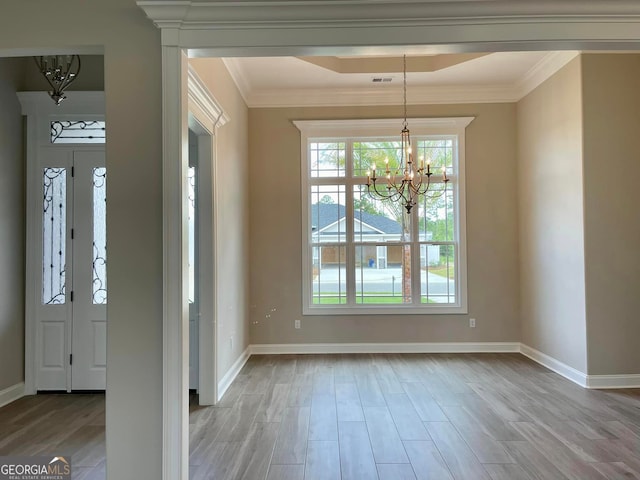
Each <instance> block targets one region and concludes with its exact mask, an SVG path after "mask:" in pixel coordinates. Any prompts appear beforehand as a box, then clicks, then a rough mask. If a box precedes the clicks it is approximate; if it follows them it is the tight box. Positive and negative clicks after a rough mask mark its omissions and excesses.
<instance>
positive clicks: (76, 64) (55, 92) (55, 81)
mask: <svg viewBox="0 0 640 480" xmlns="http://www.w3.org/2000/svg"><path fill="white" fill-rule="evenodd" d="M33 59H34V60H35V62H36V65H37V66H38V69H39V70H40V73H42V75H43V76H44V78H45V79H46V80H47V82H48V83H49V85H50V86H51V88H52V91H50V92H49V96H50V97H51V98H52V99H53V101H54V102H56V105H60V102H62V100H64V99H65V98H67V97H66V96H65V94H64V91H65V89H66V88H67V87H68V86H69V85H71V83H72V82H73V81H74V80H75V79H76V78H77V77H78V73H80V56H78V55H48V56H40V57H33Z"/></svg>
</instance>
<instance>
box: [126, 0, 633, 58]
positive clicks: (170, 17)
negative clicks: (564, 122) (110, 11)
mask: <svg viewBox="0 0 640 480" xmlns="http://www.w3.org/2000/svg"><path fill="white" fill-rule="evenodd" d="M137 4H138V6H139V7H140V8H141V9H142V10H144V12H145V13H146V15H147V16H148V17H149V18H150V19H151V20H152V21H153V22H154V23H155V25H157V26H158V27H159V28H160V29H162V35H161V41H162V44H163V45H165V46H178V47H180V48H185V49H188V50H189V54H190V55H192V56H240V55H247V54H251V55H255V54H257V52H259V53H258V54H259V55H262V56H268V55H295V56H305V55H336V54H347V55H353V54H368V53H377V54H380V53H381V52H383V51H384V52H386V53H389V52H390V51H392V50H393V51H398V50H399V49H402V51H404V52H406V53H411V52H415V53H421V54H425V53H465V52H491V51H513V50H567V49H574V50H575V49H581V50H587V49H593V50H615V49H620V50H631V49H636V50H637V49H638V48H640V35H639V34H638V28H639V27H640V2H638V1H637V0H610V1H605V0H590V1H589V2H580V1H577V0H518V1H517V2H516V1H513V0H448V1H443V0H440V1H437V0H436V1H434V0H404V1H395V0H324V1H320V0H253V1H252V0H247V1H244V0H243V1H239V0H215V1H214V0H211V1H202V0H198V1H195V0H194V1H191V0H184V1H161V0H142V1H138V2H137ZM411 46H413V47H411ZM412 48H413V49H412ZM394 49H395V50H394Z"/></svg>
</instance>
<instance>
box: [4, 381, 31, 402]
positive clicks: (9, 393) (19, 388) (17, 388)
mask: <svg viewBox="0 0 640 480" xmlns="http://www.w3.org/2000/svg"><path fill="white" fill-rule="evenodd" d="M24 395H25V393H24V382H20V383H16V384H15V385H11V386H10V387H7V388H5V389H4V390H0V407H4V406H5V405H8V404H10V403H11V402H15V401H16V400H18V399H19V398H22V397H24Z"/></svg>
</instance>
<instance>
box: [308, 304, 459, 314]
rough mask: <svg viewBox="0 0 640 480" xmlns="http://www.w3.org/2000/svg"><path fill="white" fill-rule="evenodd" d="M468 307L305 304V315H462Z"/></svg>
mask: <svg viewBox="0 0 640 480" xmlns="http://www.w3.org/2000/svg"><path fill="white" fill-rule="evenodd" d="M467 313H469V312H468V309H467V307H466V306H461V305H443V306H434V305H429V306H425V307H416V306H413V305H411V306H406V307H403V306H399V305H395V306H393V307H387V306H379V307H377V306H376V307H374V306H370V307H369V306H362V307H361V306H349V307H348V306H346V305H336V306H330V305H322V306H319V305H318V306H315V305H314V306H305V307H304V308H303V311H302V314H303V315H317V316H329V315H462V314H467Z"/></svg>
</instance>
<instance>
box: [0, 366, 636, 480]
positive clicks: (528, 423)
mask: <svg viewBox="0 0 640 480" xmlns="http://www.w3.org/2000/svg"><path fill="white" fill-rule="evenodd" d="M190 423H191V425H190V432H191V445H190V448H191V455H190V478H191V480H200V479H222V480H236V479H248V480H254V479H256V480H257V479H260V480H265V479H266V480H296V479H300V480H302V479H305V480H315V479H318V480H334V479H344V480H351V479H353V480H368V479H379V480H405V479H411V480H414V479H415V480H422V479H438V480H440V479H443V480H447V479H455V480H462V479H470V480H491V479H493V480H566V479H569V480H590V479H600V480H619V479H638V480H640V390H609V391H595V390H585V389H582V388H580V387H578V386H576V385H574V384H573V383H571V382H569V381H567V380H565V379H563V378H562V377H560V376H558V375H556V374H554V373H552V372H550V371H549V370H546V369H544V368H543V367H540V366H539V365H537V364H535V363H533V362H531V361H530V360H528V359H526V358H525V357H523V356H521V355H518V354H473V355H290V356H254V357H251V359H250V360H249V361H248V363H247V365H246V366H245V367H244V369H243V370H242V372H241V373H240V375H239V376H238V377H237V379H236V380H235V382H234V383H233V384H232V386H231V387H230V389H229V391H228V392H227V393H226V395H225V396H224V398H223V399H222V401H221V402H220V403H219V405H217V406H216V407H199V406H197V405H195V404H194V405H192V406H191V414H190ZM41 452H47V453H51V452H55V453H66V454H70V455H71V456H72V460H73V464H74V470H75V471H76V475H75V476H74V478H76V479H100V480H103V479H104V398H103V397H102V396H99V395H95V396H94V395H73V396H66V395H43V396H37V397H25V398H23V399H21V400H19V401H17V402H15V403H13V404H11V405H9V406H7V407H4V408H2V409H0V455H6V454H27V455H31V454H38V453H41Z"/></svg>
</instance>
